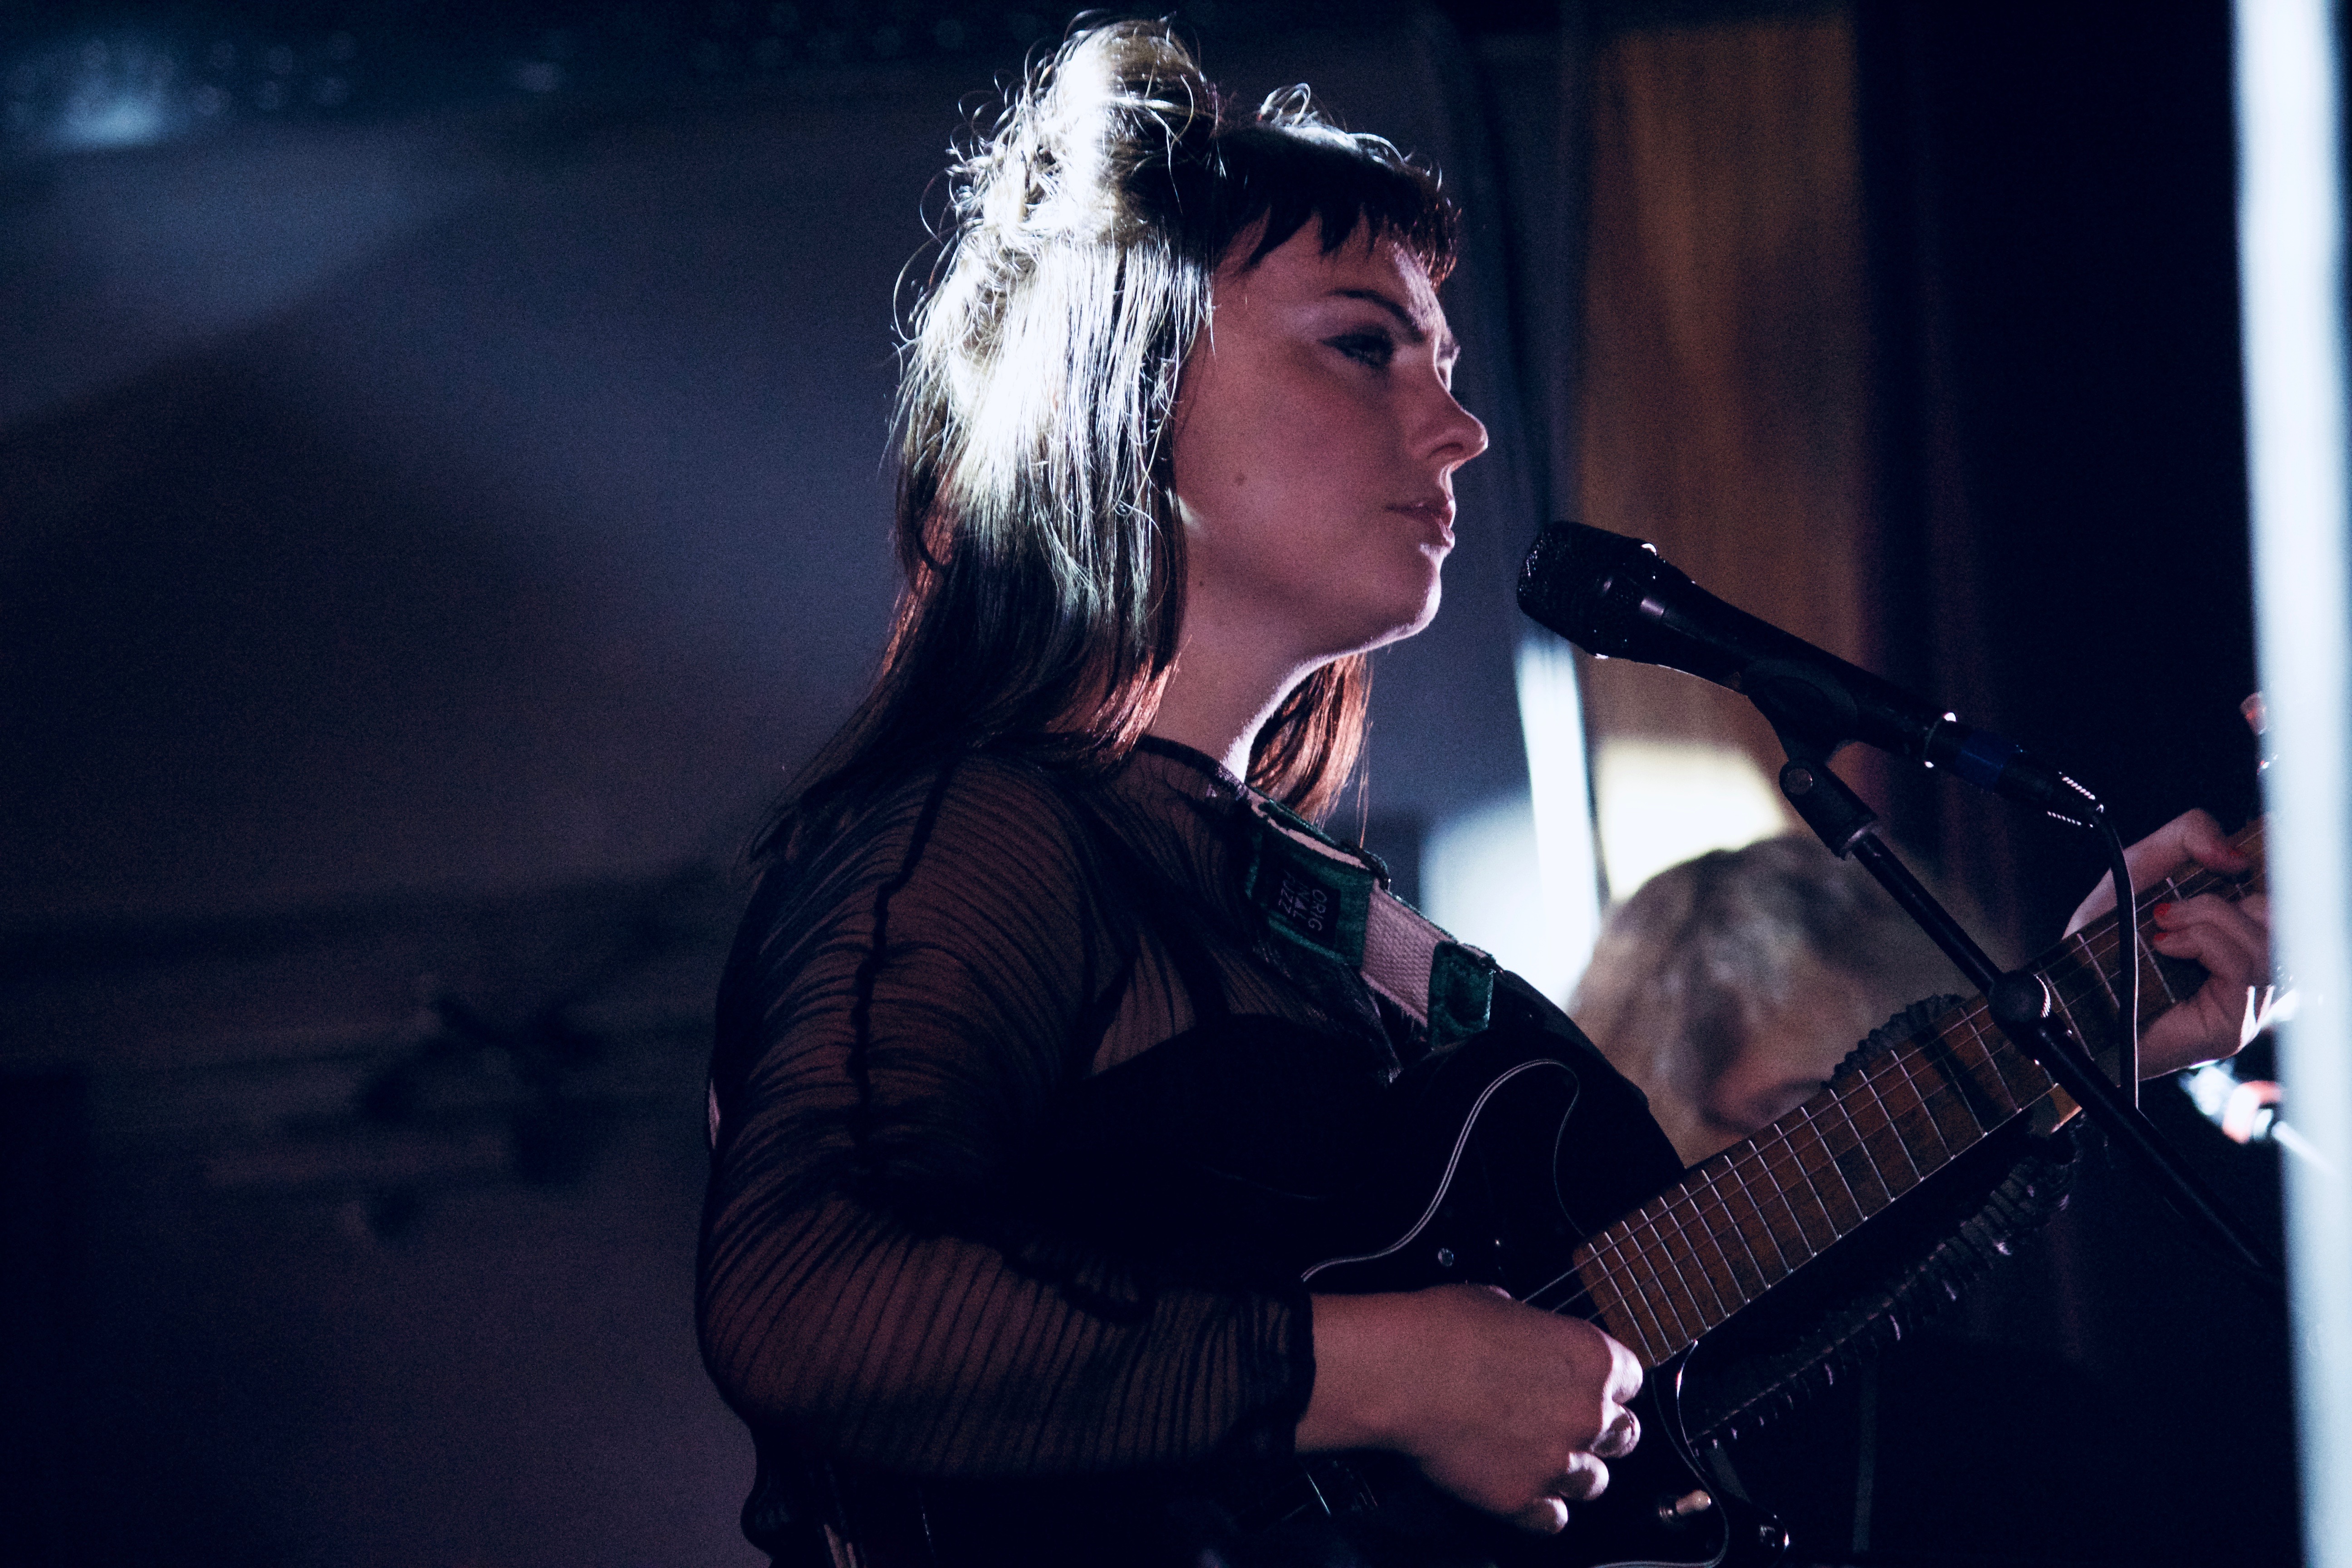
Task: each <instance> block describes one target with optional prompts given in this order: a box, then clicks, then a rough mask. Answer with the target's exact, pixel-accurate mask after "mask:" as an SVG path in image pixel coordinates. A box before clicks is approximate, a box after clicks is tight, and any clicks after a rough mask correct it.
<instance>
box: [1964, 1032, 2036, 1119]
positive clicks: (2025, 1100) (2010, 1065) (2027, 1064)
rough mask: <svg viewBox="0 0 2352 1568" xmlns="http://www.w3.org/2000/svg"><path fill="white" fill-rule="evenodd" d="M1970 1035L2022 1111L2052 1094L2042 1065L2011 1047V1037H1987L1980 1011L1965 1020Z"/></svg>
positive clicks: (1995, 1035)
mask: <svg viewBox="0 0 2352 1568" xmlns="http://www.w3.org/2000/svg"><path fill="white" fill-rule="evenodd" d="M1963 1021H1964V1022H1966V1023H1967V1025H1968V1026H1969V1034H1971V1035H1973V1036H1975V1037H1976V1041H1977V1045H1978V1047H1979V1048H1981V1049H1982V1050H1983V1051H1984V1053H1985V1056H1986V1057H1987V1058H1989V1059H1990V1061H1991V1062H1992V1064H1993V1067H1994V1068H1995V1070H1997V1071H1998V1072H1999V1073H2000V1079H2001V1082H2002V1084H2003V1085H2004V1086H2005V1087H2007V1089H2009V1097H2010V1099H2011V1100H2014V1101H2016V1102H2017V1104H2018V1106H2019V1108H2020V1109H2022V1108H2023V1107H2025V1106H2028V1105H2031V1104H2032V1103H2033V1102H2035V1101H2036V1100H2040V1099H2042V1097H2043V1096H2044V1095H2046V1094H2048V1093H2049V1092H2050V1077H2049V1075H2048V1074H2047V1073H2045V1072H2043V1071H2042V1068H2041V1066H2040V1064H2038V1063H2036V1062H2034V1061H2033V1060H2032V1059H2031V1058H2028V1057H2027V1056H2025V1055H2024V1053H2022V1052H2021V1051H2020V1050H2018V1049H2017V1048H2016V1047H2014V1046H2012V1045H2011V1044H2010V1043H2009V1037H2008V1036H2006V1035H2004V1034H2001V1033H2000V1031H1999V1030H1995V1031H1994V1032H1993V1034H1992V1036H1991V1037H1990V1038H1988V1037H1986V1035H1985V1015H1984V1013H1983V1011H1982V1010H1981V1009H1979V1008H1970V1009H1969V1012H1968V1013H1967V1014H1966V1016H1965V1017H1964V1020H1963Z"/></svg>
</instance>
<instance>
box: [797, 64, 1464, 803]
mask: <svg viewBox="0 0 2352 1568" xmlns="http://www.w3.org/2000/svg"><path fill="white" fill-rule="evenodd" d="M949 181H950V206H949V211H948V219H947V224H946V226H945V232H944V234H943V235H942V238H941V249H940V257H939V261H938V265H937V266H936V267H935V268H934V269H933V271H932V273H931V276H930V281H929V288H928V289H927V291H926V293H925V295H924V297H923V299H922V300H921V301H920V303H919V306H918V307H917V309H916V310H915V312H914V317H913V324H912V328H911V330H910V331H908V335H907V339H906V342H905V345H904V348H903V350H902V355H903V369H902V374H901V378H900V383H899V392H898V462H899V469H898V523H897V535H898V559H899V564H900V569H901V571H902V572H903V574H904V578H905V581H904V586H903V587H902V589H901V592H900V594H899V598H898V609H897V612H896V616H895V619H894V622H893V625H892V627H891V632H890V638H889V642H888V644H887V648H886V651H885V653H884V655H883V659H882V668H881V672H880V674H879V676H878V678H877V679H876V681H875V684H874V687H873V689H872V690H871V691H870V692H868V694H867V695H866V699H865V700H864V701H863V702H862V703H861V704H860V705H859V707H858V709H857V710H856V712H855V713H854V714H852V715H851V717H850V719H849V721H848V722H847V723H846V724H845V725H844V726H843V728H842V729H841V731H840V732H839V733H837V734H836V735H835V737H834V739H833V741H832V742H830V743H829V744H828V745H827V746H826V747H825V748H824V751H823V752H821V753H820V754H819V755H818V757H817V758H816V760H815V761H814V763H812V764H811V765H810V767H809V769H808V771H807V773H805V774H804V775H803V781H804V782H803V784H801V785H800V786H799V788H798V791H797V793H796V795H795V798H794V799H793V801H792V802H791V803H790V804H788V805H787V807H786V808H785V811H784V813H783V815H782V816H781V817H780V818H779V820H778V822H777V823H776V824H775V826H773V827H772V829H771V831H770V832H769V834H768V835H767V836H766V837H765V838H764V840H763V844H762V846H761V847H763V848H772V847H779V846H780V845H781V844H782V842H783V841H784V840H785V839H787V838H789V837H791V836H793V835H795V834H796V833H798V832H799V831H800V829H801V827H802V826H803V825H804V824H806V823H808V822H811V821H815V820H823V819H826V818H828V817H830V816H832V815H833V814H834V813H835V811H837V810H838V809H841V808H843V807H845V806H847V805H850V804H852V803H853V802H855V801H856V799H858V798H859V797H860V796H862V795H864V794H865V793H866V791H867V790H868V789H870V788H872V787H873V786H875V785H877V784H883V783H886V782H887V781H889V780H891V779H894V778H897V777H899V776H902V775H903V774H904V773H905V772H906V770H908V768H909V767H911V766H917V765H919V764H921V763H924V762H926V761H929V760H931V759H933V758H936V757H940V756H943V755H947V754H950V753H951V752H957V751H961V750H964V749H968V748H971V747H974V746H983V745H988V746H1003V747H1013V748H1018V749H1021V750H1023V751H1024V752H1028V753H1030V754H1033V755H1035V756H1039V757H1041V758H1044V759H1046V760H1048V761H1052V762H1055V763H1062V764H1066V765H1070V766H1075V767H1081V768H1088V769H1103V768H1108V767H1111V766H1115V765H1116V764H1117V763H1119V762H1120V761H1122V760H1124V758H1125V757H1126V755H1127V753H1128V752H1129V749H1131V748H1132V747H1133V745H1134V743H1135V741H1136V739H1137V737H1139V735H1141V734H1142V733H1143V731H1144V730H1145V729H1146V728H1147V727H1148V726H1149V725H1150V721H1151V719H1152V716H1153V714H1154V713H1155V712H1156V711H1157V710H1158V708H1159V704H1160V694H1161V692H1162V690H1163V689H1164V688H1165V685H1166V682H1167V678H1168V672H1169V668H1170V666H1171V663H1172V662H1173V660H1174V658H1175V656H1176V650H1177V647H1178V637H1179V633H1180V630H1181V626H1182V622H1183V614H1184V581H1185V577H1184V559H1185V552H1184V534H1183V528H1182V524H1181V521H1180V520H1179V518H1178V515H1177V510H1176V503H1175V494H1174V487H1173V483H1172V479H1171V452H1170V443H1169V439H1168V436H1169V424H1170V416H1171V414H1172V413H1173V411H1174V408H1175V404H1176V393H1177V383H1178V378H1179V376H1180V375H1181V372H1182V369H1183V365H1184V360H1185V356H1186V354H1187V353H1189V352H1190V351H1191V349H1192V342H1193V340H1194V339H1195V337H1196V336H1197V335H1198V334H1199V332H1200V331H1201V328H1202V323H1203V322H1205V321H1206V320H1207V319H1208V311H1209V289H1210V282H1211V279H1213V276H1214V275H1215V272H1216V270H1217V268H1218V266H1219V265H1220V263H1221V262H1223V261H1225V260H1226V259H1227V258H1228V253H1229V252H1231V251H1232V250H1233V248H1234V246H1235V244H1236V243H1237V242H1238V241H1240V240H1241V239H1243V238H1244V237H1247V236H1253V235H1254V236H1255V245H1254V246H1253V247H1252V248H1251V250H1250V252H1249V254H1248V255H1247V256H1245V257H1243V258H1241V265H1243V266H1244V267H1254V266H1255V265H1256V264H1257V263H1258V262H1259V261H1261V260H1263V259H1264V258H1265V257H1266V256H1267V255H1268V254H1269V253H1270V252H1272V251H1273V250H1274V249H1275V248H1276V247H1278V246H1280V245H1281V244H1283V243H1284V242H1285V241H1286V240H1287V239H1289V238H1290V237H1292V236H1293V235H1295V234H1297V233H1298V232H1299V230H1300V229H1302V228H1303V227H1305V226H1306V225H1307V223H1308V222H1310V221H1313V222H1316V223H1318V224H1319V226H1320V234H1321V239H1322V244H1323V248H1324V250H1325V251H1326V252H1327V253H1328V252H1332V251H1336V250H1338V249H1339V247H1340V246H1341V245H1343V244H1345V243H1347V242H1348V241H1349V239H1350V238H1351V237H1355V236H1357V235H1358V234H1360V233H1364V234H1369V235H1370V237H1373V238H1376V239H1388V240H1392V241H1394V242H1395V243H1397V244H1399V245H1401V246H1402V247H1404V248H1405V249H1406V250H1407V251H1408V252H1410V253H1411V254H1412V255H1413V256H1414V257H1415V258H1418V259H1419V260H1420V261H1421V262H1422V263H1423V265H1424V266H1425V267H1427V268H1428V269H1429V272H1430V274H1431V278H1432V280H1433V281H1437V280H1441V279H1444V276H1445V275H1446V273H1448V272H1449V271H1451V270H1452V268H1453V264H1454V252H1455V246H1456V232H1457V230H1456V219H1455V216H1454V208H1453V206H1452V205H1451V204H1450V203H1449V202H1448V201H1447V200H1446V199H1445V197H1444V195H1442V194H1440V192H1439V189H1438V182H1437V179H1436V176H1435V175H1434V174H1431V173H1430V172H1428V171H1427V170H1424V169H1423V168H1421V167H1419V166H1418V165H1416V164H1414V163H1412V162H1410V161H1409V160H1407V159H1406V158H1405V157H1404V156H1403V155H1402V154H1401V153H1398V152H1397V150H1396V149H1395V148H1394V147H1392V146H1391V145H1390V144H1389V143H1388V142H1383V141H1381V140H1380V139H1379V138H1377V137H1370V136H1359V135H1351V134H1349V133H1348V132H1343V131H1340V130H1339V129H1338V128H1336V127H1335V126H1333V125H1331V124H1330V123H1329V122H1328V121H1326V120H1324V119H1323V118H1322V117H1321V115H1320V114H1319V113H1318V110H1316V108H1315V106H1314V103H1313V101H1312V100H1311V98H1310V97H1309V95H1308V93H1307V89H1305V88H1303V87H1301V88H1292V89H1288V90H1287V91H1286V92H1282V93H1277V94H1276V95H1274V96H1273V97H1271V98H1269V99H1267V100H1266V101H1265V103H1264V104H1263V105H1261V106H1260V107H1259V109H1258V110H1257V111H1256V112H1255V114H1253V115H1250V116H1247V117H1246V118H1244V117H1240V116H1233V115H1229V114H1228V113H1227V111H1226V107H1225V105H1224V104H1223V100H1221V99H1220V98H1219V96H1218V94H1217V91H1216V89H1215V88H1214V87H1213V85H1212V84H1211V83H1210V82H1209V80H1208V79H1206V78H1205V77H1204V76H1202V73H1201V69H1200V67H1199V66H1198V65H1197V64H1195V63H1194V61H1193V58H1192V55H1191V53H1190V52H1189V51H1188V50H1187V49H1186V48H1185V47H1184V46H1183V45H1182V44H1181V42H1179V41H1178V40H1177V38H1176V37H1174V36H1173V35H1172V34H1171V32H1170V30H1169V29H1168V27H1167V26H1165V25H1164V24H1160V23H1149V22H1118V23H1113V24H1111V25H1109V26H1101V27H1096V28H1092V29H1089V30H1087V31H1084V32H1080V33H1077V34H1076V35H1074V36H1073V37H1071V38H1070V39H1069V40H1068V41H1067V42H1066V43H1065V44H1064V45H1063V46H1062V47H1061V48H1060V49H1059V50H1058V51H1057V52H1056V53H1055V55H1054V56H1053V58H1051V59H1050V60H1048V61H1047V62H1045V64H1044V65H1043V66H1041V67H1039V68H1036V69H1035V70H1034V71H1032V72H1031V73H1030V74H1029V76H1028V77H1027V79H1025V80H1024V82H1023V84H1022V85H1021V86H1020V87H1019V88H1018V89H1015V90H1014V91H1013V92H1012V93H1011V94H1010V95H1009V97H1008V100H1007V101H1006V102H1005V104H1004V105H1003V109H1002V110H1001V111H1000V112H999V113H998V114H997V115H996V116H995V117H994V119H993V121H992V122H991V123H990V124H989V126H988V128H987V130H986V132H985V134H983V135H981V136H979V137H978V138H977V140H976V142H975V144H974V145H972V146H971V148H969V149H968V150H967V151H966V152H965V153H963V154H962V155H961V157H960V158H959V159H958V161H957V163H955V165H954V166H953V168H952V169H951V170H950V174H949ZM1369 691H1370V669H1369V668H1368V666H1367V664H1366V662H1365V659H1364V658H1363V656H1361V655H1355V656H1351V657H1349V658H1340V659H1338V660H1335V661H1333V662H1332V663H1330V664H1328V665H1326V666H1324V667H1323V668H1320V669H1318V670H1317V671H1315V672H1314V674H1313V675H1311V676H1310V677H1308V678H1307V680H1305V681H1304V682H1302V683H1301V684H1300V685H1299V686H1298V688H1297V689H1296V690H1294V691H1293V692H1292V693H1291V694H1290V696H1289V697H1288V699H1287V700H1285V701H1284V702H1283V704H1282V705H1281V707H1280V708H1279V709H1278V710H1276V714H1275V716H1274V718H1273V719H1272V720H1270V721H1268V722H1267V724H1266V725H1265V729H1264V730H1263V731H1261V732H1260V734H1259V735H1258V737H1257V741H1256V743H1255V748H1254V750H1253V752H1252V754H1251V762H1250V782H1251V783H1252V784H1255V785H1257V786H1258V787H1259V788H1261V789H1263V790H1265V792H1266V793H1267V794H1269V795H1274V796H1275V797H1276V798H1277V799H1279V800H1281V801H1283V802H1284V803H1285V804H1286V805H1290V806H1291V807H1293V808H1294V809H1296V810H1298V811H1300V812H1302V813H1304V814H1306V815H1308V816H1319V815H1321V814H1322V813H1323V812H1325V811H1327V810H1328V808H1329V806H1330V805H1331V804H1332V803H1333V801H1334V800H1335V799H1336V798H1337V796H1338V795H1339V791H1340V790H1341V789H1342V788H1343V787H1344V786H1345V784H1346V782H1347V778H1348V775H1349V773H1350V771H1351V770H1352V769H1353V767H1354V765H1355V759H1356V754H1357V751H1358V748H1359V747H1360V743H1361V741H1362V735H1363V726H1364V711H1365V703H1366V700H1367V697H1368V695H1369Z"/></svg>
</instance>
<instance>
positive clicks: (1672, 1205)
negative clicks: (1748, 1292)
mask: <svg viewBox="0 0 2352 1568" xmlns="http://www.w3.org/2000/svg"><path fill="white" fill-rule="evenodd" d="M1679 1192H1680V1189H1677V1194H1678V1196H1677V1198H1676V1200H1675V1201H1672V1202H1669V1203H1668V1204H1667V1205H1666V1206H1665V1209H1664V1213H1665V1214H1666V1215H1669V1216H1671V1217H1672V1218H1673V1220H1674V1224H1675V1240H1676V1243H1677V1245H1676V1247H1675V1252H1676V1254H1677V1268H1679V1267H1680V1263H1681V1262H1682V1261H1685V1260H1686V1261H1687V1262H1688V1263H1689V1264H1690V1266H1691V1268H1692V1269H1693V1270H1695V1271H1696V1273H1697V1275H1698V1277H1699V1278H1700V1279H1703V1280H1705V1281H1706V1293H1707V1295H1708V1296H1710V1297H1712V1298H1713V1299H1714V1305H1713V1306H1712V1308H1710V1307H1709V1305H1708V1303H1707V1302H1706V1301H1702V1300H1698V1299H1697V1293H1696V1291H1694V1292H1693V1293H1692V1304H1693V1305H1694V1306H1696V1308H1697V1309H1698V1313H1699V1317H1700V1319H1701V1321H1702V1322H1703V1323H1704V1325H1705V1326H1704V1327H1703V1328H1702V1329H1701V1330H1700V1331H1701V1332H1702V1333H1704V1332H1705V1331H1706V1329H1709V1328H1713V1327H1714V1326H1715V1325H1716V1324H1717V1323H1720V1322H1721V1321H1724V1320H1725V1319H1726V1318H1728V1317H1729V1316H1731V1308H1730V1307H1729V1306H1727V1304H1726V1302H1725V1300H1724V1296H1723V1290H1722V1289H1721V1287H1720V1286H1718V1285H1717V1283H1716V1279H1715V1275H1714V1272H1713V1271H1712V1270H1711V1269H1709V1268H1707V1266H1706V1257H1705V1255H1704V1254H1702V1253H1701V1252H1700V1251H1699V1248H1698V1243H1697V1238H1698V1237H1702V1236H1704V1235H1706V1230H1705V1228H1704V1227H1703V1226H1694V1225H1685V1223H1684V1213H1683V1211H1684V1210H1685V1208H1687V1207H1690V1206H1691V1205H1689V1204H1688V1202H1687V1201H1686V1200H1684V1199H1682V1198H1681V1197H1680V1196H1679ZM1693 1217H1694V1218H1695V1217H1696V1216H1693ZM1683 1280H1684V1283H1685V1285H1686V1286H1687V1285H1688V1283H1689V1280H1690V1276H1689V1275H1688V1274H1685V1275H1684V1276H1683Z"/></svg>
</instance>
